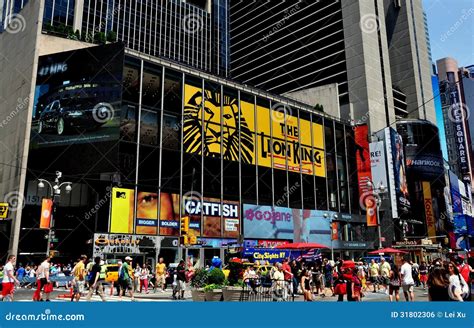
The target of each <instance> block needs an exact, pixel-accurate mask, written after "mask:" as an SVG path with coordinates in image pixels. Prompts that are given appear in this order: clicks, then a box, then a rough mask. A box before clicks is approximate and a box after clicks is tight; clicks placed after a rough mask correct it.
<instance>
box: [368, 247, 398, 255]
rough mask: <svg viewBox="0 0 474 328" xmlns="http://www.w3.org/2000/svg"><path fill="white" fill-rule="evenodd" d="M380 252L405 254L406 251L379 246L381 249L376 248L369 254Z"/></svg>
mask: <svg viewBox="0 0 474 328" xmlns="http://www.w3.org/2000/svg"><path fill="white" fill-rule="evenodd" d="M381 253H384V254H406V253H407V252H405V251H401V250H399V249H395V248H391V247H387V248H381V249H377V250H375V251H372V252H369V254H381Z"/></svg>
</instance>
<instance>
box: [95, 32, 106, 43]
mask: <svg viewBox="0 0 474 328" xmlns="http://www.w3.org/2000/svg"><path fill="white" fill-rule="evenodd" d="M105 41H106V38H105V33H104V32H98V33H96V34H94V43H98V44H105Z"/></svg>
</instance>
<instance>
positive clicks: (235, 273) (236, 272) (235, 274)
mask: <svg viewBox="0 0 474 328" xmlns="http://www.w3.org/2000/svg"><path fill="white" fill-rule="evenodd" d="M243 270H244V266H243V265H242V263H239V262H233V261H231V262H229V271H230V272H229V285H230V286H236V285H237V283H238V281H239V279H241V278H242V276H243Z"/></svg>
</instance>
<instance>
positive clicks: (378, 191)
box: [367, 180, 387, 249]
mask: <svg viewBox="0 0 474 328" xmlns="http://www.w3.org/2000/svg"><path fill="white" fill-rule="evenodd" d="M367 185H369V186H370V188H371V189H372V193H373V195H374V198H375V206H376V209H377V233H378V237H379V249H381V248H382V227H381V224H380V222H381V221H380V206H381V205H382V198H381V195H383V194H384V193H385V192H386V191H387V189H386V187H385V186H384V185H383V183H382V182H380V184H379V186H378V187H375V185H374V183H373V182H372V181H370V180H368V181H367Z"/></svg>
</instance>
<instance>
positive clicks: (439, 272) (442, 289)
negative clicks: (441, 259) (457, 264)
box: [426, 266, 450, 302]
mask: <svg viewBox="0 0 474 328" xmlns="http://www.w3.org/2000/svg"><path fill="white" fill-rule="evenodd" d="M426 285H427V286H428V300H429V301H433V302H448V301H450V298H449V293H448V288H449V277H448V271H447V270H446V269H445V268H443V267H442V266H435V267H434V268H433V270H431V272H430V274H429V277H428V280H427V281H426Z"/></svg>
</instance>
